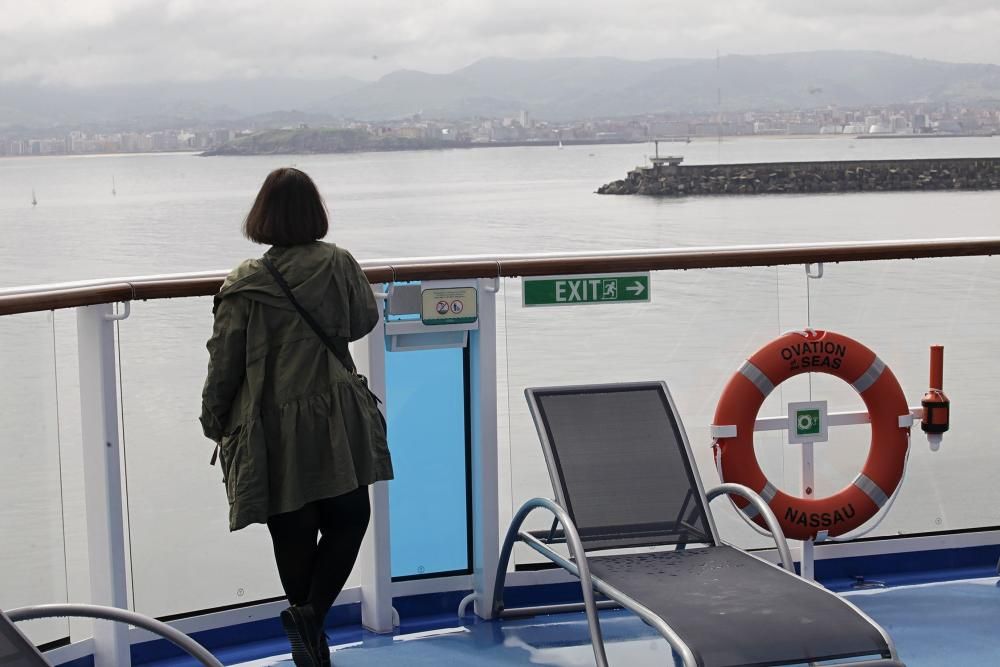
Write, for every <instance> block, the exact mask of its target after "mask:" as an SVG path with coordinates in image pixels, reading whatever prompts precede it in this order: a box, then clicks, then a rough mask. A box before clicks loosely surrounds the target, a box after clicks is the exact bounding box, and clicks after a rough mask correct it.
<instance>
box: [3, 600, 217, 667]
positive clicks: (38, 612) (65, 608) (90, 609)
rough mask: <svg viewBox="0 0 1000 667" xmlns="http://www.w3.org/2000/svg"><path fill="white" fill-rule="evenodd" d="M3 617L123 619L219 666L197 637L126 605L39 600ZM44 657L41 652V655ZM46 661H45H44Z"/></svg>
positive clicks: (207, 663) (206, 663)
mask: <svg viewBox="0 0 1000 667" xmlns="http://www.w3.org/2000/svg"><path fill="white" fill-rule="evenodd" d="M5 615H6V617H7V618H9V619H10V620H11V621H13V622H18V621H29V620H33V619H37V618H54V617H55V618H64V617H67V616H72V617H78V618H95V619H101V620H106V621H115V622H118V623H127V624H129V625H134V626H135V627H137V628H143V629H144V630H149V631H150V632H152V633H154V634H156V635H159V636H160V637H163V638H164V639H167V640H169V641H170V642H172V643H173V644H174V645H176V646H177V647H179V648H181V649H183V650H184V651H185V652H186V653H187V654H188V655H190V656H191V657H193V658H195V659H196V660H197V661H198V662H200V663H201V664H202V665H204V666H205V667H223V666H222V663H221V662H219V660H218V658H216V657H215V656H214V655H212V654H211V653H210V652H209V651H208V649H206V648H205V647H204V646H202V645H201V644H199V643H198V642H197V641H195V640H194V639H192V638H191V637H188V636H187V635H186V634H184V633H183V632H181V631H180V630H178V629H176V628H173V627H171V626H169V625H167V624H166V623H163V622H162V621H158V620H156V619H155V618H151V617H149V616H145V615H143V614H138V613H136V612H134V611H129V610H127V609H119V608H117V607H104V606H100V605H93V604H43V605H36V606H33V607H19V608H17V609H11V610H9V611H7V612H6V614H5ZM42 657H43V659H44V656H42ZM46 662H48V661H46Z"/></svg>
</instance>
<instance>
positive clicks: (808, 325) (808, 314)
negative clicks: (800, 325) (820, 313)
mask: <svg viewBox="0 0 1000 667" xmlns="http://www.w3.org/2000/svg"><path fill="white" fill-rule="evenodd" d="M810 280H811V279H810V278H809V267H808V266H806V328H807V329H810V330H811V329H812V326H813V325H812V289H811V287H810V286H809V282H810ZM807 376H808V378H809V400H810V401H811V400H813V374H812V373H811V372H810V373H807Z"/></svg>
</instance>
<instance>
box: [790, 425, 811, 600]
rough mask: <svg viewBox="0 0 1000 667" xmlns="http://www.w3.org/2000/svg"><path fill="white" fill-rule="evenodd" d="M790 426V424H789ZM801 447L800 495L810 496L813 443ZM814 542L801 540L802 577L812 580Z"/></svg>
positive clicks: (805, 443) (806, 443)
mask: <svg viewBox="0 0 1000 667" xmlns="http://www.w3.org/2000/svg"><path fill="white" fill-rule="evenodd" d="M789 428H791V426H789ZM801 447H802V496H803V497H805V498H812V497H813V496H814V495H815V493H816V489H815V484H816V472H815V469H814V467H813V461H814V459H813V443H811V442H804V443H802V445H801ZM814 548H815V542H813V540H804V541H803V542H802V562H801V569H802V578H803V579H808V580H809V581H813V580H814V579H815V578H816V575H815V571H814V568H813V565H814V563H815V553H814Z"/></svg>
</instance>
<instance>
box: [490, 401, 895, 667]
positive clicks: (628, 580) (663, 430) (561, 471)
mask: <svg viewBox="0 0 1000 667" xmlns="http://www.w3.org/2000/svg"><path fill="white" fill-rule="evenodd" d="M525 393H526V396H527V399H528V403H529V406H530V408H531V414H532V417H533V418H534V420H535V426H536V428H537V429H538V435H539V438H540V439H541V442H542V448H543V450H544V453H545V461H546V464H547V466H548V470H549V476H550V478H551V480H552V487H553V489H554V490H555V496H556V500H555V501H552V500H549V499H546V498H535V499H533V500H529V501H528V502H527V503H525V504H524V505H523V506H522V507H521V509H520V510H519V511H518V512H517V514H516V515H515V516H514V519H513V521H512V522H511V526H510V528H509V530H508V532H507V537H506V539H505V540H504V543H503V547H502V549H501V554H500V563H499V567H498V569H497V578H496V587H495V598H494V601H493V612H494V616H495V617H501V618H502V617H510V616H518V615H525V614H531V613H547V612H553V611H565V610H568V609H570V608H572V607H574V605H556V606H549V607H534V608H530V609H505V608H504V604H503V585H504V580H505V577H506V572H507V564H508V561H509V559H510V555H511V550H512V548H513V545H514V543H515V542H516V541H521V542H523V543H525V544H527V545H528V546H529V547H531V548H533V549H534V550H535V551H537V552H538V553H540V554H542V555H543V556H545V557H547V558H548V559H550V560H551V561H553V562H554V563H556V564H558V565H559V566H561V567H563V568H564V569H566V570H568V571H569V572H570V573H572V574H573V575H576V576H578V577H579V578H580V580H581V588H582V589H583V598H584V602H583V604H582V605H575V608H577V609H579V608H580V607H581V606H582V607H583V608H584V609H585V611H586V614H587V621H588V626H589V629H590V639H591V643H592V644H593V649H594V656H595V658H596V661H597V664H598V666H599V667H606V665H607V664H608V663H607V657H606V654H605V650H604V642H603V639H602V637H601V628H600V623H599V620H598V615H597V609H598V607H603V606H618V605H620V606H622V607H625V608H626V609H629V610H631V611H632V612H634V613H635V614H637V615H638V616H639V617H640V618H642V619H643V620H644V621H645V622H646V623H647V624H649V625H650V626H652V627H653V628H655V629H656V630H657V631H658V632H659V633H660V634H661V635H662V636H663V637H664V639H666V640H667V642H669V644H670V646H671V648H672V649H673V653H674V659H675V661H676V662H677V663H678V664H681V665H683V666H684V667H736V666H742V667H758V666H764V665H789V664H797V663H819V662H823V663H824V664H826V661H846V662H844V664H850V665H851V666H852V667H859V666H861V665H865V666H868V667H874V666H876V665H877V666H879V667H892V666H895V667H900V666H902V664H903V663H902V662H900V661H899V658H898V656H897V653H896V649H895V646H894V645H893V642H892V639H891V638H890V637H889V635H888V634H887V633H886V632H885V631H884V630H883V629H882V628H881V627H879V626H878V625H877V624H876V623H875V622H874V621H872V619H870V618H869V617H868V616H866V615H865V614H864V613H863V612H862V611H861V610H859V609H858V608H857V607H855V606H854V605H852V604H851V603H850V602H848V601H847V600H845V599H843V598H841V597H839V596H837V595H835V594H834V593H832V592H830V591H828V590H826V589H825V588H823V587H822V586H820V585H818V584H815V583H813V582H810V581H806V580H804V579H801V578H800V577H798V576H796V575H795V574H794V570H793V566H792V562H791V557H790V553H789V550H788V545H787V543H786V542H785V539H784V536H783V535H782V533H781V530H780V528H779V527H778V524H777V521H776V520H775V518H774V514H773V513H772V512H771V511H770V508H769V507H768V506H767V504H766V503H765V502H764V501H763V500H762V499H761V498H760V497H759V496H758V495H757V494H755V493H754V492H753V491H751V490H750V489H748V488H746V487H741V486H739V485H735V484H724V485H722V486H720V487H718V488H716V489H713V490H712V491H710V492H709V493H708V494H707V495H706V493H705V491H704V490H703V488H702V485H701V481H700V477H699V476H698V471H697V469H696V468H695V462H694V459H693V458H692V456H691V447H690V445H689V443H688V440H687V436H686V434H685V433H684V428H683V426H682V425H681V421H680V419H679V418H678V416H677V410H676V407H675V406H674V403H673V400H672V399H671V397H670V392H669V391H668V389H667V386H666V384H665V383H662V382H647V383H639V384H612V385H591V386H579V387H553V388H541V389H528V390H527V391H526V392H525ZM726 494H735V495H741V496H743V497H745V498H747V499H748V500H749V501H750V502H751V503H752V504H753V505H754V506H755V507H756V508H757V510H758V511H759V512H760V513H761V514H762V515H764V517H765V520H766V521H767V522H768V524H769V526H770V527H771V532H772V534H773V535H774V537H775V541H776V543H777V544H778V552H779V555H780V558H781V561H782V565H783V566H784V568H785V569H782V568H780V567H778V566H777V565H774V564H772V563H770V562H767V561H765V560H763V559H762V558H758V557H757V556H754V555H752V554H749V553H747V552H745V551H742V550H740V549H737V548H735V547H732V546H729V545H727V544H725V543H724V542H722V540H721V539H720V538H719V534H718V531H717V529H716V526H715V522H714V521H713V519H712V515H711V513H710V512H709V507H708V504H709V501H710V500H711V499H712V498H715V497H718V496H720V495H726ZM538 508H544V509H546V510H548V511H549V512H551V513H552V514H553V515H555V517H554V522H553V524H552V528H551V529H549V530H545V531H534V532H532V531H522V530H521V525H522V524H523V522H524V520H525V518H526V517H527V516H528V514H530V513H531V512H532V511H533V510H535V509H538ZM557 543H564V544H566V546H567V547H568V549H569V557H568V558H567V557H565V556H563V555H561V554H560V553H558V552H557V551H555V550H553V549H552V545H553V544H557ZM650 547H653V548H654V550H651V549H650ZM658 547H665V548H666V547H673V549H669V550H668V549H660V550H658V551H657V550H655V548H658ZM637 548H641V551H639V552H636V549H637ZM611 550H614V551H615V552H616V553H613V554H610V555H608V554H606V553H603V552H608V551H611ZM623 550H625V553H622V551H623ZM629 550H631V551H629ZM602 553H603V555H602ZM595 591H597V592H598V593H600V594H602V595H603V596H604V597H606V598H608V599H607V600H602V601H600V602H595V598H594V592H595ZM859 658H861V659H863V661H862V662H857V661H856V659H859ZM851 660H855V661H851Z"/></svg>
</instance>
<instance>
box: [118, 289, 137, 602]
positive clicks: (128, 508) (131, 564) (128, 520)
mask: <svg viewBox="0 0 1000 667" xmlns="http://www.w3.org/2000/svg"><path fill="white" fill-rule="evenodd" d="M134 289H135V288H133V290H134ZM115 334H117V335H116V336H115V348H116V349H117V351H118V386H119V387H121V391H120V392H119V395H118V405H119V409H120V415H121V421H120V423H121V440H122V480H123V481H124V484H125V525H126V528H127V530H128V570H129V574H130V575H131V576H130V577H129V578H130V579H131V581H132V586H131V589H132V609H136V606H135V561H134V557H133V555H132V503H131V502H130V501H131V496H130V495H129V492H128V447H126V446H125V442H126V440H125V375H124V373H122V334H121V321H120V320H115Z"/></svg>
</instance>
